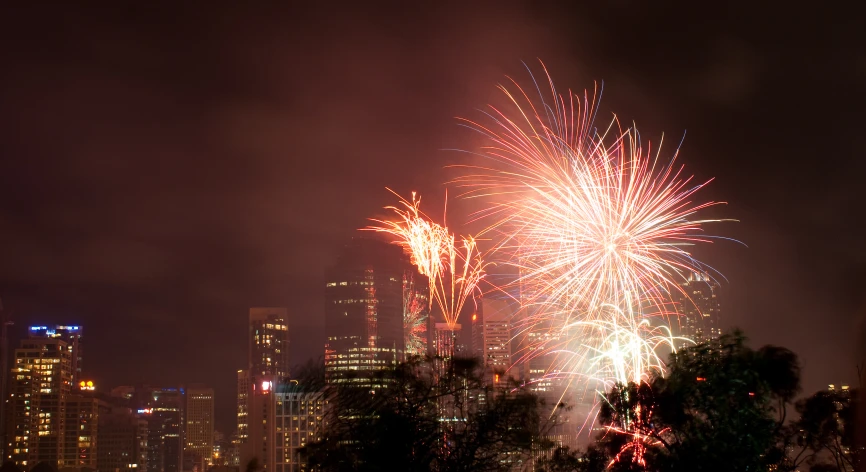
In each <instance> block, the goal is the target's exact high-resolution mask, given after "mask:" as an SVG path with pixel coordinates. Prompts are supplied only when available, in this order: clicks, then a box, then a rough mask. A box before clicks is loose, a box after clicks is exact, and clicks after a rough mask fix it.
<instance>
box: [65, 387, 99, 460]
mask: <svg viewBox="0 0 866 472" xmlns="http://www.w3.org/2000/svg"><path fill="white" fill-rule="evenodd" d="M91 385H92V383H91ZM90 388H92V387H90ZM104 409H107V405H106V404H105V402H103V401H101V400H99V399H98V398H96V397H94V396H93V395H92V392H89V393H88V392H79V393H73V394H71V395H69V397H68V398H67V399H66V405H65V412H64V416H65V417H66V420H65V422H64V436H65V437H64V441H63V447H62V449H61V455H60V459H59V460H58V466H59V468H60V469H64V468H76V469H84V468H88V469H94V470H95V469H96V466H97V452H98V450H99V441H100V439H99V437H98V434H97V433H98V426H99V425H98V423H99V413H100V410H104Z"/></svg>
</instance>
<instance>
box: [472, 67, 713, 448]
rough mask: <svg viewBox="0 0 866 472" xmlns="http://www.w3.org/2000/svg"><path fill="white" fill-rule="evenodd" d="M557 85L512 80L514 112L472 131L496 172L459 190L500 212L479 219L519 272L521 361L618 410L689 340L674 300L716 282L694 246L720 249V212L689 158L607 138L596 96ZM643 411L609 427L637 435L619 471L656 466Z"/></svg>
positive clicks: (629, 132) (633, 140)
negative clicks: (664, 355) (543, 365)
mask: <svg viewBox="0 0 866 472" xmlns="http://www.w3.org/2000/svg"><path fill="white" fill-rule="evenodd" d="M546 72H547V71H546V70H545V73H546ZM547 79H548V84H549V86H550V98H545V96H544V95H543V94H542V92H541V88H540V87H539V86H538V83H537V82H535V80H534V78H533V82H534V83H535V89H536V91H537V92H538V95H537V98H535V99H533V98H530V95H529V94H528V93H527V92H526V91H525V90H524V88H522V87H521V86H520V85H519V84H518V83H517V82H516V81H514V80H511V84H512V85H513V87H511V88H509V87H506V86H500V90H501V91H502V92H503V93H504V94H505V96H506V97H507V100H506V105H505V107H504V108H501V109H500V108H496V107H493V106H490V107H489V109H488V110H487V111H486V113H485V114H486V117H487V120H486V121H485V123H486V124H481V123H480V122H476V121H469V120H464V123H465V125H466V126H468V127H470V128H472V129H474V130H476V131H478V132H479V133H481V134H482V135H483V136H484V137H486V139H487V140H488V142H489V145H488V146H487V147H485V148H483V150H482V152H481V153H480V155H481V156H482V157H484V158H486V160H487V162H488V163H487V164H486V165H483V166H482V165H474V166H472V165H467V166H462V167H464V169H468V171H467V172H465V173H464V175H463V176H461V177H458V178H457V179H456V180H455V183H456V184H458V185H459V186H461V187H462V188H463V189H464V193H463V195H462V196H463V197H467V198H480V199H485V200H490V201H492V202H493V203H492V204H491V205H490V206H489V207H488V208H486V209H484V210H481V211H479V212H477V213H476V214H475V218H476V220H482V221H486V222H488V228H487V229H486V230H485V232H490V233H493V234H496V235H498V236H499V238H498V239H499V243H498V244H497V246H496V251H497V252H498V253H499V254H500V255H503V254H504V257H503V258H504V259H505V260H506V262H507V263H508V264H510V265H512V266H513V267H515V268H516V269H517V271H518V274H519V275H518V279H517V281H516V283H515V285H516V286H517V288H518V290H519V291H520V301H521V305H522V310H521V313H523V318H522V319H517V320H515V323H514V326H515V328H516V331H517V333H516V334H515V337H521V336H522V337H523V338H524V339H527V340H529V342H528V344H529V345H527V346H525V347H524V349H523V351H522V354H518V356H517V357H520V359H518V362H529V361H531V360H532V359H533V358H536V357H540V356H544V357H543V358H544V359H545V360H549V363H550V365H549V366H548V368H547V369H546V374H545V377H544V378H546V379H549V378H551V377H554V378H565V379H566V380H567V385H569V386H571V385H572V384H576V385H577V386H578V387H583V390H584V392H585V393H586V392H587V391H590V390H594V389H595V388H594V387H593V386H594V385H600V386H603V388H604V390H602V391H598V393H600V394H601V395H600V398H601V399H602V400H603V401H607V389H609V388H612V387H613V385H617V384H619V385H624V384H628V383H629V382H634V383H636V384H638V385H640V384H641V383H646V382H648V381H649V380H650V379H651V377H652V376H653V375H657V374H658V375H663V374H664V363H663V362H662V361H661V359H660V358H659V351H660V350H662V349H663V348H665V349H669V350H671V351H675V340H677V341H687V340H685V339H684V338H674V337H673V336H672V334H671V331H670V329H669V328H668V327H667V326H666V325H665V324H666V323H668V324H669V323H670V320H669V319H668V316H667V315H668V313H671V310H669V307H670V306H671V304H672V297H671V291H673V290H679V291H682V288H681V287H680V285H679V284H678V282H680V281H681V280H683V279H684V278H685V277H684V275H685V274H690V273H693V272H703V273H706V272H707V269H708V268H707V267H706V266H704V265H703V264H701V263H700V262H698V261H697V260H695V258H694V257H693V256H692V254H691V246H693V245H695V244H697V243H706V242H710V241H711V240H712V238H711V237H708V236H706V235H704V233H703V226H704V225H705V224H707V223H712V222H717V221H721V220H713V219H703V218H699V217H698V213H699V212H701V211H702V210H705V209H706V208H708V207H710V206H713V205H716V204H717V203H715V202H706V203H701V202H698V203H696V202H694V201H693V200H694V199H695V197H696V193H697V192H698V191H699V190H700V189H701V188H703V187H704V186H705V185H707V184H708V183H709V181H708V182H704V183H697V184H695V183H693V182H692V177H689V176H686V175H685V174H684V173H683V168H682V167H681V166H675V159H676V153H674V156H673V157H672V158H671V159H670V160H669V161H668V162H666V163H665V162H663V161H662V160H661V159H660V158H659V155H658V151H656V154H655V155H652V153H651V150H650V149H649V148H647V149H644V148H643V147H642V145H641V141H640V135H639V133H638V132H637V130H636V129H634V128H631V129H626V130H623V129H622V128H621V127H620V125H619V122H618V121H617V120H616V118H614V119H613V120H612V121H611V123H610V125H609V126H608V127H607V129H603V130H601V131H599V130H596V129H595V128H594V127H593V123H594V116H595V113H596V110H597V106H598V104H597V102H596V99H595V97H596V95H595V94H593V95H592V99H590V98H589V95H588V94H587V93H584V96H583V99H582V100H581V98H580V97H578V96H576V95H574V94H572V93H571V92H570V91H569V93H568V94H567V95H566V96H565V97H563V96H562V95H560V94H559V93H558V92H557V91H556V88H555V87H554V85H553V82H552V80H551V79H550V76H549V74H547ZM485 232H482V234H484V233H485ZM684 295H685V296H686V299H688V294H684ZM645 312H647V313H652V316H647V315H644V313H645ZM651 320H652V321H651ZM533 343H534V344H533ZM535 381H538V379H535ZM564 395H565V393H563V396H564ZM596 406H598V405H596ZM637 408H638V410H637V411H636V413H637V416H636V417H635V418H620V420H623V419H624V420H625V421H620V424H619V425H618V426H616V427H615V428H614V427H612V428H610V430H611V431H612V432H615V433H618V434H624V435H627V436H630V440H629V442H628V444H627V445H626V446H625V447H624V448H623V451H621V453H620V454H618V455H617V457H616V459H615V460H617V461H618V460H620V458H621V456H622V453H624V452H625V451H627V450H630V451H631V452H632V454H631V457H632V460H633V461H635V462H636V463H638V464H639V465H643V464H644V454H645V452H646V450H647V445H649V444H651V443H652V440H651V439H650V438H648V437H647V436H646V435H645V434H643V433H642V430H643V428H644V424H643V421H644V419H645V418H643V416H644V414H647V413H649V414H651V411H650V412H647V411H641V410H640V408H641V407H640V405H638V406H637ZM633 413H634V412H633ZM592 416H593V414H592V413H591V414H590V417H588V418H587V421H588V422H592V421H593V420H592V419H591V417H592Z"/></svg>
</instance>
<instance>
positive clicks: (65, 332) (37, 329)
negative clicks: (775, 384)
mask: <svg viewBox="0 0 866 472" xmlns="http://www.w3.org/2000/svg"><path fill="white" fill-rule="evenodd" d="M29 334H30V337H31V338H51V339H62V340H64V341H66V344H67V345H69V349H70V350H71V351H72V383H73V384H77V383H78V382H79V381H80V380H81V365H82V363H83V360H82V359H83V347H82V343H81V336H82V335H83V334H84V328H83V327H82V326H79V325H74V326H73V325H53V326H31V327H30V329H29Z"/></svg>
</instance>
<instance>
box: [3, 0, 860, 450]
mask: <svg viewBox="0 0 866 472" xmlns="http://www.w3.org/2000/svg"><path fill="white" fill-rule="evenodd" d="M18 3H28V2H18ZM121 3H124V2H121ZM243 3H244V4H243V5H241V4H240V3H238V2H226V3H225V4H224V6H223V7H220V6H219V5H217V4H216V3H212V2H206V3H200V4H199V5H198V6H197V7H193V6H177V5H171V6H168V5H166V7H164V8H161V7H156V6H151V5H150V3H149V2H144V3H140V2H139V3H138V4H137V6H136V7H132V6H130V5H129V4H125V5H118V4H108V3H106V4H105V5H102V6H97V5H96V4H95V3H94V4H88V6H87V7H80V8H75V7H73V6H71V5H67V6H62V7H61V6H59V5H60V4H58V5H54V6H53V7H49V5H47V4H43V5H41V6H35V5H30V6H22V5H16V6H15V7H14V8H15V9H14V10H13V9H11V8H12V7H11V5H5V6H4V7H3V10H4V11H2V12H0V18H2V19H0V22H2V23H0V36H2V38H3V41H2V44H3V48H2V66H0V67H2V73H0V83H2V87H0V120H2V123H0V297H2V300H3V304H4V306H5V308H6V310H7V312H8V313H10V314H11V317H12V318H13V319H14V321H15V322H16V326H15V333H16V336H20V335H21V334H22V333H23V331H24V327H25V326H27V325H28V324H31V323H51V322H68V323H80V324H82V325H84V326H85V342H86V351H85V359H84V369H85V372H86V374H89V375H90V376H92V377H93V378H94V379H95V380H96V381H97V382H98V385H100V386H102V387H106V388H107V387H110V386H114V385H122V384H131V383H136V382H145V383H150V384H156V385H159V384H177V383H189V382H205V383H208V384H210V385H213V386H214V387H215V388H216V389H217V409H218V414H219V421H218V427H219V429H220V430H222V431H224V432H225V433H231V432H232V430H233V429H234V417H233V415H234V408H235V401H236V399H235V392H236V387H235V372H236V370H237V369H239V368H243V367H244V366H245V365H246V355H247V345H246V338H245V333H246V322H247V310H248V307H250V306H269V305H277V306H288V307H289V313H290V316H291V325H290V328H291V331H292V343H293V344H292V356H293V357H292V358H293V362H297V363H302V362H304V361H306V360H307V359H308V358H310V357H317V356H319V355H321V352H322V346H323V342H324V331H323V328H324V321H323V303H324V302H323V296H324V295H323V291H324V288H323V280H324V268H325V267H326V266H327V265H328V264H330V263H332V262H333V261H334V259H335V257H336V254H337V252H338V250H339V248H340V246H341V245H342V244H343V243H345V242H346V241H347V240H348V239H349V238H350V237H351V236H352V235H353V234H355V230H356V229H357V228H359V227H361V226H364V225H365V224H366V223H365V219H366V218H367V217H370V216H374V215H376V214H378V213H380V209H381V207H382V206H384V205H386V204H390V203H392V198H391V196H390V195H389V194H388V192H387V191H386V190H385V187H386V186H389V187H391V188H394V189H395V190H397V191H400V192H402V193H404V194H408V193H409V192H410V191H412V190H418V191H420V192H422V195H425V201H426V202H428V203H427V205H429V206H428V208H432V209H436V208H437V206H436V205H437V204H439V203H437V202H438V201H441V199H442V196H443V194H444V191H445V190H444V189H445V187H444V186H443V184H442V183H443V182H445V181H447V180H448V178H449V172H450V171H448V170H446V169H443V166H446V165H448V164H454V163H459V162H463V161H462V160H463V159H465V157H464V156H463V155H461V154H460V153H456V152H451V151H446V149H454V148H458V149H466V150H470V151H471V150H475V149H477V147H478V146H479V145H480V144H481V142H480V141H479V137H478V136H477V135H475V134H472V133H471V132H469V131H467V130H465V129H464V128H461V127H460V126H458V125H457V123H456V120H455V117H457V116H464V117H470V118H472V117H478V116H479V115H478V111H477V109H478V108H481V107H483V106H484V105H485V104H487V103H489V102H491V101H493V102H497V101H500V100H501V98H502V97H501V95H499V93H498V92H497V91H496V88H495V86H496V85H497V84H498V83H500V82H502V81H503V80H505V75H506V74H508V75H512V76H514V77H515V78H517V79H519V80H522V81H525V80H527V79H528V78H529V76H528V73H527V72H526V69H525V67H524V65H523V62H526V63H527V64H528V65H530V67H532V68H533V70H534V71H535V72H536V73H540V69H539V66H538V62H537V60H538V59H539V58H540V59H542V60H543V61H544V62H545V64H546V65H547V67H548V68H549V70H550V72H551V74H552V75H553V77H554V79H555V80H556V83H557V86H558V88H560V89H562V90H565V89H567V88H569V87H571V88H573V89H577V90H580V89H583V88H592V87H593V82H594V81H599V82H601V81H603V82H604V96H603V97H604V98H603V101H602V109H601V112H600V116H599V120H600V122H604V123H606V122H607V120H609V119H610V117H611V116H612V115H611V113H612V112H614V111H615V112H616V113H617V115H618V116H619V118H620V119H621V120H622V121H624V122H626V123H630V122H632V121H634V122H636V123H637V125H638V126H639V128H640V129H641V135H642V137H643V138H644V139H645V140H647V139H649V140H651V141H652V142H653V145H654V146H655V143H657V141H658V138H659V137H660V136H661V134H662V133H663V132H664V133H665V147H664V149H665V150H666V151H668V152H669V154H670V153H673V151H674V149H675V147H676V145H677V143H678V142H679V141H680V139H681V138H682V136H683V133H686V137H685V141H684V143H683V146H682V148H681V154H680V159H681V162H682V163H684V164H685V165H686V169H687V171H688V172H689V173H694V174H695V175H696V176H698V177H699V178H701V179H708V178H711V177H715V178H716V180H715V181H714V182H713V183H712V184H711V185H710V187H709V188H708V189H707V190H706V191H705V192H703V193H702V195H703V198H704V199H707V200H722V201H727V202H728V203H729V204H728V205H727V206H724V207H720V208H718V209H717V210H715V211H714V212H713V213H712V214H713V215H714V216H725V217H730V218H736V219H738V220H740V222H739V223H728V224H724V225H719V226H716V227H714V228H712V231H713V233H715V234H721V235H725V236H730V237H732V238H735V239H738V240H740V241H743V242H744V243H745V245H746V246H743V245H739V244H736V243H726V242H719V243H715V244H714V245H713V246H712V247H710V248H708V249H704V250H702V251H701V252H700V253H699V255H700V256H701V257H702V258H703V259H705V260H706V261H707V262H709V263H710V264H711V265H713V266H715V267H716V268H718V269H719V270H720V271H721V272H722V273H723V274H724V275H725V276H726V277H727V279H728V282H724V289H723V296H724V299H723V310H724V311H723V313H724V318H723V319H722V326H723V327H725V328H730V327H733V326H739V327H741V328H743V329H744V330H745V331H746V333H747V335H749V337H750V338H751V339H752V341H753V343H754V344H755V345H762V344H765V343H773V344H779V345H783V346H786V347H789V348H791V349H793V350H794V351H796V352H797V353H798V354H799V355H800V357H801V360H802V363H803V366H804V389H805V391H806V392H812V391H814V390H817V389H819V388H821V387H823V386H825V385H826V384H828V383H835V382H840V381H847V382H854V381H855V379H856V369H855V365H856V364H857V362H858V359H859V362H861V363H863V362H864V359H866V353H864V351H863V350H862V348H863V345H864V344H866V336H864V331H866V291H864V290H863V286H864V283H866V246H864V244H863V239H864V236H863V234H864V232H863V230H864V223H863V222H864V220H866V210H864V205H863V204H864V196H863V188H864V184H863V182H862V181H863V178H864V173H866V163H864V162H866V161H864V154H863V144H862V137H863V130H862V129H863V125H864V115H863V110H864V109H866V86H864V84H866V47H864V45H866V33H864V31H866V24H864V20H863V18H864V16H863V15H860V14H857V13H856V12H853V11H847V10H843V9H841V8H840V9H839V10H838V11H824V10H821V9H822V8H828V5H830V3H828V2H824V3H822V2H818V3H813V4H812V5H811V6H810V9H808V10H805V9H804V10H803V11H791V8H792V7H791V5H792V4H790V3H788V2H785V3H782V2H767V5H766V6H759V5H758V4H757V3H755V2H728V3H729V4H728V5H725V4H724V2H723V3H721V4H720V3H714V4H712V6H711V7H710V6H708V5H707V6H703V5H702V6H697V4H699V3H701V2H697V3H695V4H694V5H693V2H686V1H678V2H637V1H635V2H631V1H615V2H597V3H598V4H586V5H585V6H583V7H578V8H575V9H573V10H571V11H566V10H562V9H558V8H554V7H553V6H550V5H548V6H542V5H541V4H536V5H535V6H534V7H531V8H530V7H522V6H518V4H509V5H512V6H501V5H500V6H493V5H492V4H491V5H490V6H489V7H484V6H481V5H478V6H475V7H471V8H470V7H467V6H465V5H460V4H459V3H458V4H453V5H450V6H448V5H443V4H441V3H439V2H437V5H438V7H437V8H436V9H427V10H417V11H416V10H411V9H408V8H406V7H400V8H393V7H392V8H380V7H376V8H374V7H371V6H367V7H365V8H363V9H361V8H360V7H346V8H340V7H337V6H333V5H332V6H330V7H328V8H322V9H319V10H308V9H301V8H296V7H289V6H285V5H283V6H281V7H273V8H271V7H268V6H265V5H261V4H259V3H261V2H243ZM252 3H256V5H252ZM312 3H315V2H312ZM374 3H378V2H374ZM466 3H470V2H466ZM602 3H604V4H605V5H601V4H602ZM758 3H761V2H758ZM773 3H777V4H778V6H774V5H770V4H773ZM380 5H381V4H380ZM498 103H501V102H498ZM699 195H701V194H699ZM452 203H453V206H451V203H449V211H452V213H450V216H449V221H450V223H452V224H453V223H456V222H458V221H460V220H461V212H465V211H468V210H470V209H471V207H470V206H469V205H467V204H466V203H465V202H459V201H458V202H452ZM12 343H13V344H14V343H15V341H14V340H13V341H12Z"/></svg>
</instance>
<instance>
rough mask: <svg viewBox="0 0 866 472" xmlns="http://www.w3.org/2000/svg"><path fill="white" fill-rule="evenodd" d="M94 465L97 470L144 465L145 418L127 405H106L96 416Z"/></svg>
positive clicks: (108, 471)
mask: <svg viewBox="0 0 866 472" xmlns="http://www.w3.org/2000/svg"><path fill="white" fill-rule="evenodd" d="M97 435H98V438H99V447H98V449H97V451H96V468H97V470H98V471H99V472H124V471H126V472H129V471H130V470H139V471H144V470H148V467H147V437H148V433H147V420H146V419H144V418H142V417H141V416H140V415H138V414H137V413H135V412H133V411H132V409H130V408H124V407H115V406H110V407H108V408H107V409H105V410H104V411H101V412H100V414H99V418H98V427H97Z"/></svg>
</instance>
